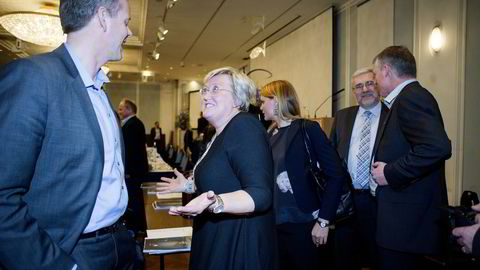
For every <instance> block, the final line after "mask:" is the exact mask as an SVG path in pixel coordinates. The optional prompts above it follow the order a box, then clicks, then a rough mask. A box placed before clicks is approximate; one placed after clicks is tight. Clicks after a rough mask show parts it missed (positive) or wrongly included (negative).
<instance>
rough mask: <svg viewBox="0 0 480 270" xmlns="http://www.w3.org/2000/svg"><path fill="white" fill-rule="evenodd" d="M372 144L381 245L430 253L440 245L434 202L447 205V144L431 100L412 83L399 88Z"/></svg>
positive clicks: (442, 232) (438, 216) (438, 214)
mask: <svg viewBox="0 0 480 270" xmlns="http://www.w3.org/2000/svg"><path fill="white" fill-rule="evenodd" d="M379 136H380V138H379V140H378V143H377V144H376V145H375V147H374V154H375V156H374V158H375V160H374V161H383V162H386V163H387V165H386V166H385V168H384V174H385V178H386V180H387V182H388V185H387V186H379V187H378V188H377V191H376V194H377V201H378V223H377V242H378V244H379V245H380V246H381V247H384V248H388V249H393V250H398V251H404V252H413V253H435V252H438V251H439V249H440V247H441V240H442V237H444V236H446V235H448V234H449V232H448V231H446V230H442V227H441V224H442V222H443V219H442V217H443V216H442V213H441V212H440V210H439V207H440V206H445V205H447V191H446V183H445V160H446V159H448V158H449V157H450V156H451V151H452V148H451V144H450V140H449V139H448V137H447V134H446V132H445V129H444V126H443V119H442V115H441V114H440V109H439V108H438V104H437V102H436V100H435V98H434V97H433V96H432V94H430V92H428V91H427V90H426V89H425V88H423V87H422V86H420V84H419V83H418V82H412V83H410V84H408V85H407V86H405V88H403V90H402V91H401V92H400V94H399V95H398V96H397V98H396V100H395V102H394V103H393V105H392V107H391V108H390V112H389V113H388V115H387V118H386V120H385V123H384V125H383V126H382V128H381V130H380V133H379Z"/></svg>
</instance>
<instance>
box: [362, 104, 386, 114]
mask: <svg viewBox="0 0 480 270" xmlns="http://www.w3.org/2000/svg"><path fill="white" fill-rule="evenodd" d="M380 103H381V102H378V103H377V105H375V106H374V107H373V108H371V109H368V110H366V109H364V108H363V107H362V106H358V115H363V113H364V112H365V111H370V112H371V113H372V114H373V116H374V117H378V116H379V115H380V111H381V109H382V104H380Z"/></svg>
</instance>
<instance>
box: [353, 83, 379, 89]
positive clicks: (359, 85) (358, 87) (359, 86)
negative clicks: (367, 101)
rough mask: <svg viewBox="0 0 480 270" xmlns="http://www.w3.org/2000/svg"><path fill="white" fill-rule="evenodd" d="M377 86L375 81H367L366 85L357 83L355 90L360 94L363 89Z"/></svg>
mask: <svg viewBox="0 0 480 270" xmlns="http://www.w3.org/2000/svg"><path fill="white" fill-rule="evenodd" d="M375 84H377V83H376V82H375V81H366V82H364V83H357V84H355V85H354V86H353V90H355V91H357V92H360V91H362V90H363V87H367V88H372V87H374V86H375Z"/></svg>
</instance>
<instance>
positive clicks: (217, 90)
mask: <svg viewBox="0 0 480 270" xmlns="http://www.w3.org/2000/svg"><path fill="white" fill-rule="evenodd" d="M220 91H228V92H232V90H229V89H221V88H219V87H218V86H214V87H212V88H211V89H208V88H207V87H203V88H201V89H200V95H202V96H205V95H206V94H207V93H210V95H212V96H216V95H218V93H220Z"/></svg>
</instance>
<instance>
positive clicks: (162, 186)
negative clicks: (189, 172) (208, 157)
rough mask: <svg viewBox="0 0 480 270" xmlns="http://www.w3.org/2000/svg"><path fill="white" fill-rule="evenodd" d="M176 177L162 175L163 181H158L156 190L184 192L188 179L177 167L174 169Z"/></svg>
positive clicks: (161, 191) (160, 191)
mask: <svg viewBox="0 0 480 270" xmlns="http://www.w3.org/2000/svg"><path fill="white" fill-rule="evenodd" d="M173 173H174V174H175V176H176V177H175V178H168V177H162V178H160V179H161V180H162V181H163V182H158V183H157V187H156V191H158V192H159V193H173V192H184V189H185V183H186V182H187V181H188V180H187V178H185V176H183V174H181V173H180V172H179V171H177V169H174V170H173Z"/></svg>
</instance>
